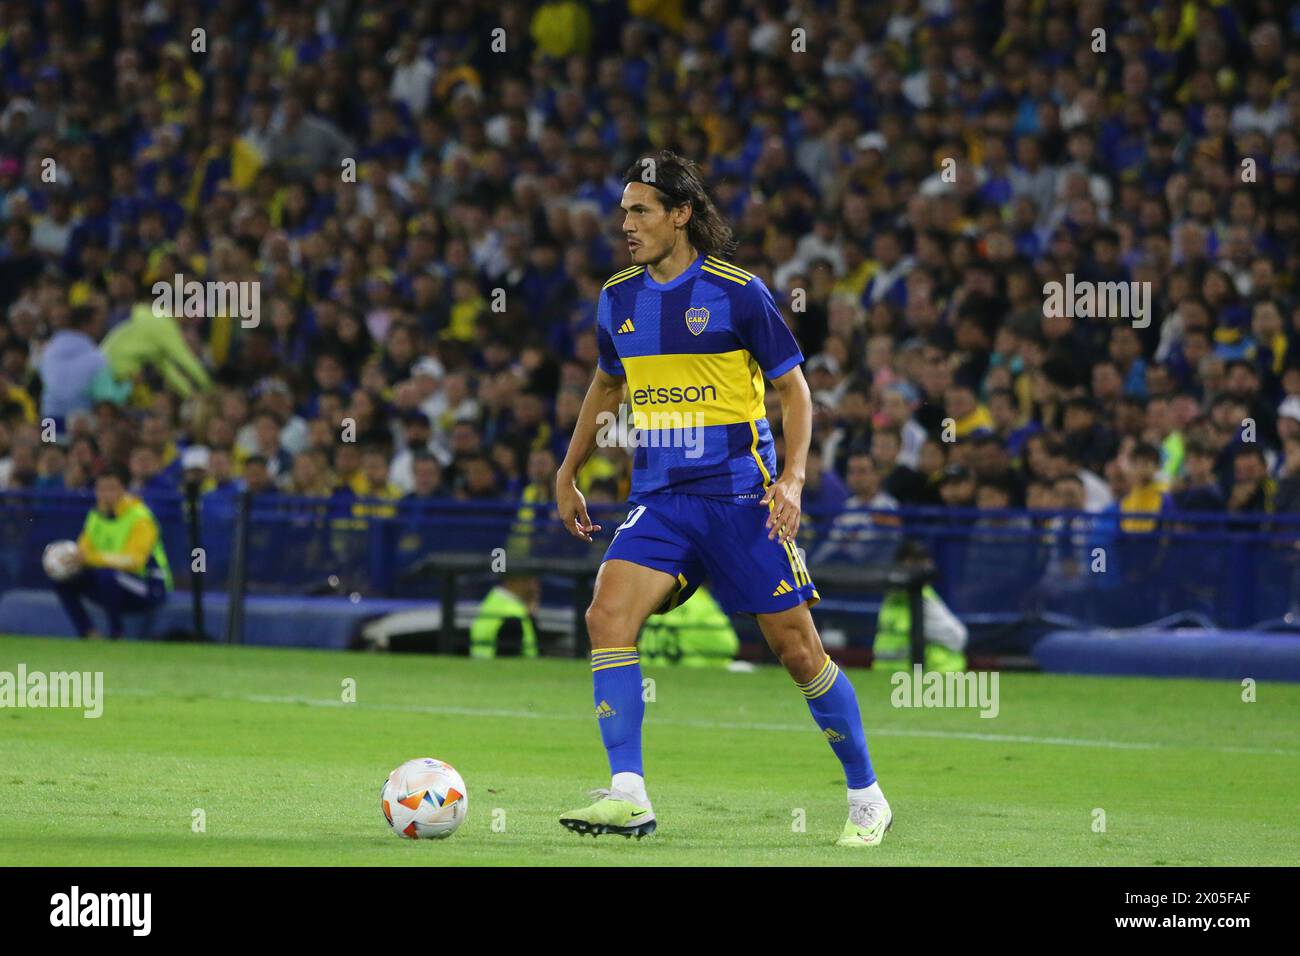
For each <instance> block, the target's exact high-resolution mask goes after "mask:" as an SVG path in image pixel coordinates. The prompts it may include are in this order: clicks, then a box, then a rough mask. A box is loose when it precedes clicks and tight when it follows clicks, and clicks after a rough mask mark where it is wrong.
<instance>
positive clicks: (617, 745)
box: [591, 647, 645, 776]
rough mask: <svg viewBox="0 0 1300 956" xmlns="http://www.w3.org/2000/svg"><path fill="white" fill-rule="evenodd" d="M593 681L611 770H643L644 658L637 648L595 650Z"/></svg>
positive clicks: (599, 721) (601, 733) (613, 771)
mask: <svg viewBox="0 0 1300 956" xmlns="http://www.w3.org/2000/svg"><path fill="white" fill-rule="evenodd" d="M591 682H592V684H593V685H595V701H596V722H597V723H598V724H599V725H600V737H601V740H603V741H604V742H605V752H606V753H608V754H609V772H610V773H611V774H615V773H635V774H641V775H642V776H645V774H644V773H643V772H642V769H641V721H643V720H644V719H645V701H644V700H643V699H642V697H641V658H640V657H639V656H638V655H637V652H636V648H635V647H606V648H602V649H601V650H597V651H592V652H591Z"/></svg>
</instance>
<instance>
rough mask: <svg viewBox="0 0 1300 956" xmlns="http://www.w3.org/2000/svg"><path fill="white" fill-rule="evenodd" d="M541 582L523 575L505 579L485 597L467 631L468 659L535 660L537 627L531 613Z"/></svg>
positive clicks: (513, 575)
mask: <svg viewBox="0 0 1300 956" xmlns="http://www.w3.org/2000/svg"><path fill="white" fill-rule="evenodd" d="M540 596H541V582H540V581H538V579H537V578H536V577H533V576H532V575H526V574H517V575H516V574H511V575H507V576H506V579H505V580H504V581H503V582H502V583H501V584H498V585H497V586H496V587H494V588H493V589H492V590H491V591H489V592H488V593H487V597H485V598H484V599H483V603H482V604H480V605H479V609H478V614H477V615H475V617H474V623H473V624H471V625H470V629H469V656H470V657H477V658H480V659H487V658H492V657H536V656H537V625H536V624H535V623H534V622H533V611H534V609H535V608H536V607H537V601H538V599H539V598H540Z"/></svg>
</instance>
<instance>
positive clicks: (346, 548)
mask: <svg viewBox="0 0 1300 956" xmlns="http://www.w3.org/2000/svg"><path fill="white" fill-rule="evenodd" d="M147 500H148V503H149V505H150V507H151V508H152V509H153V511H154V514H155V515H157V517H158V521H159V525H160V526H161V529H162V534H163V542H164V546H165V548H166V551H167V554H168V556H169V559H170V561H171V564H172V568H173V573H174V574H175V577H176V583H177V587H179V588H188V587H189V586H190V581H191V556H190V548H189V543H188V538H187V534H186V526H185V509H184V500H183V498H182V497H181V496H180V495H177V494H172V495H157V496H150V497H148V499H147ZM92 503H93V501H92V498H91V497H90V496H89V495H85V494H67V493H33V492H4V493H0V591H3V590H6V589H9V588H15V587H44V586H45V585H46V582H45V581H44V578H43V574H42V572H41V568H40V554H41V550H42V549H43V548H44V546H45V545H46V544H47V543H48V542H50V541H53V540H56V539H59V538H75V537H76V536H77V534H78V532H79V531H80V528H81V525H82V523H83V521H84V518H85V514H86V511H87V509H88V508H89V507H90V506H91V505H92ZM625 511H626V507H625V506H623V507H606V508H601V507H597V506H593V507H592V509H591V513H592V518H593V520H595V521H596V522H597V523H599V524H602V525H604V530H603V531H602V532H601V533H600V535H599V538H600V541H598V542H597V544H595V545H587V544H585V543H583V542H580V541H578V540H576V539H574V538H572V537H571V536H569V535H568V534H567V533H565V532H564V531H563V529H561V528H560V527H559V526H558V523H557V522H556V521H555V520H554V518H553V517H552V515H551V511H550V506H538V507H537V508H535V517H534V518H533V519H532V520H528V519H526V518H523V517H521V515H520V511H519V505H517V504H515V503H509V502H467V501H457V500H451V499H447V500H442V501H435V502H427V503H420V504H410V503H405V502H394V501H376V500H366V499H351V498H337V499H318V498H295V497H289V496H283V495H271V496H262V497H254V498H253V499H252V503H251V508H250V513H249V522H248V538H247V548H246V553H247V575H246V579H247V585H248V591H249V593H250V594H259V593H260V594H286V593H290V594H303V593H311V592H313V591H320V592H323V591H325V590H335V591H342V592H345V593H346V592H357V593H360V594H362V595H366V596H416V595H422V596H430V594H431V592H430V587H431V585H430V583H429V582H428V581H427V580H421V579H418V578H411V577H409V576H408V575H407V573H406V572H408V571H409V570H410V569H411V568H412V567H413V566H414V565H416V564H417V563H418V562H419V561H420V560H422V559H423V558H425V557H427V556H428V555H429V554H431V553H433V552H437V551H459V552H464V551H476V550H482V551H484V552H488V551H491V550H492V549H494V548H504V549H506V554H507V556H508V555H509V554H510V553H512V552H514V553H520V552H525V551H526V552H527V553H529V554H531V555H548V556H549V555H555V556H566V557H573V556H579V555H584V554H592V553H593V551H596V552H598V551H599V549H600V548H601V547H602V542H607V541H608V540H609V537H610V535H611V533H612V531H613V528H614V527H616V526H617V524H618V523H619V521H621V520H622V516H623V514H624V513H625ZM234 514H235V511H234V499H233V497H213V496H207V497H205V498H204V499H203V500H202V503H201V508H200V522H199V525H200V539H201V543H202V545H203V548H204V551H205V561H206V577H205V583H206V586H207V587H208V588H213V589H221V588H223V587H224V582H225V581H226V579H227V576H228V574H229V571H230V568H229V561H230V554H231V542H232V536H233V531H234ZM904 538H906V539H908V540H911V541H915V542H919V543H920V544H921V545H923V546H924V547H925V549H926V551H928V553H929V555H930V557H931V559H932V560H933V561H934V563H935V565H936V567H937V571H938V587H939V590H940V591H941V592H942V593H943V595H944V597H945V598H946V599H947V601H948V603H949V604H950V606H951V607H952V608H953V610H954V611H956V612H957V613H958V614H961V615H964V616H967V617H980V616H989V617H994V618H1000V619H1007V620H1011V619H1014V618H1017V617H1024V616H1044V615H1049V616H1057V617H1062V618H1069V619H1073V620H1075V621H1078V622H1081V623H1086V624H1095V625H1105V626H1130V625H1136V624H1142V623H1147V622H1150V621H1153V620H1156V619H1160V618H1166V617H1170V616H1172V615H1179V614H1184V615H1196V616H1199V617H1201V618H1204V619H1208V620H1210V621H1212V622H1214V623H1215V624H1218V625H1219V626H1222V627H1250V626H1252V625H1255V624H1258V623H1260V622H1263V621H1268V620H1276V619H1283V618H1286V617H1287V616H1288V615H1290V614H1291V613H1292V612H1293V611H1296V610H1297V605H1298V604H1300V515H1260V516H1247V515H1219V514H1164V515H1159V516H1155V515H1153V516H1147V517H1141V516H1132V515H1119V514H1117V513H1114V512H1107V513H1102V514H1081V513H1069V512H1053V513H1029V512H1025V511H1000V512H990V511H966V510H954V509H942V508H915V509H905V510H900V511H894V512H871V511H847V512H841V513H839V514H817V513H815V512H814V513H810V514H808V515H807V516H806V523H805V527H804V530H803V531H802V532H801V534H800V541H799V543H800V546H801V547H802V548H803V549H804V551H805V554H806V556H807V560H808V562H809V563H810V564H811V565H812V566H813V569H814V572H815V571H816V568H817V566H819V565H834V564H853V565H866V564H881V563H888V562H891V561H893V560H894V559H895V552H896V550H897V548H898V546H899V544H900V542H901V541H902V540H903V539H904ZM824 596H826V597H832V598H834V597H839V598H846V599H855V598H861V597H863V596H862V595H836V594H825V595H824Z"/></svg>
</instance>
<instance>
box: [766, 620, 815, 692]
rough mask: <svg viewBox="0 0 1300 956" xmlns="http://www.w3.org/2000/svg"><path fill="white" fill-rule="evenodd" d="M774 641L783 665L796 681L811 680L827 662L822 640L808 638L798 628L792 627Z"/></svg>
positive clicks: (777, 654) (774, 648)
mask: <svg viewBox="0 0 1300 956" xmlns="http://www.w3.org/2000/svg"><path fill="white" fill-rule="evenodd" d="M772 643H773V645H774V647H773V650H775V651H776V656H777V657H778V658H779V659H780V661H781V666H782V667H784V668H785V669H786V672H787V673H788V674H789V675H790V676H791V677H793V678H794V679H795V680H796V681H800V682H803V681H807V680H811V679H812V678H813V677H815V676H817V671H819V670H820V669H821V666H822V664H824V663H825V662H826V652H825V651H824V650H823V649H822V646H821V642H820V641H816V640H808V639H807V636H806V635H805V634H803V632H802V631H801V630H799V629H798V628H790V629H789V630H788V631H785V632H784V633H782V634H780V635H778V636H777V639H776V640H775V641H773V642H772Z"/></svg>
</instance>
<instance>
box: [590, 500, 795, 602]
mask: <svg viewBox="0 0 1300 956" xmlns="http://www.w3.org/2000/svg"><path fill="white" fill-rule="evenodd" d="M629 505H631V510H630V511H629V512H628V515H627V520H626V521H624V522H623V523H622V524H621V525H619V526H618V528H617V529H616V530H615V531H614V540H613V541H611V542H610V544H609V548H608V550H606V551H605V557H604V560H605V561H608V560H610V559H611V558H616V559H618V560H621V561H630V562H632V563H633V564H639V565H641V566H643V567H647V568H654V569H655V570H657V571H663V572H665V573H667V574H671V575H672V576H673V577H675V578H676V579H677V582H678V587H677V592H676V593H675V594H673V595H672V596H671V597H670V598H669V599H668V601H666V602H665V603H664V605H663V606H662V607H660V608H658V609H657V610H656V612H655V613H662V612H663V611H667V610H670V609H672V608H674V607H676V606H677V605H679V604H681V603H682V602H683V601H685V600H686V599H687V598H689V597H690V596H691V595H692V594H694V593H695V589H696V588H698V587H699V586H700V583H701V582H702V581H704V580H705V578H708V581H709V589H710V590H711V591H712V592H713V596H714V597H715V598H717V599H718V603H719V604H720V605H722V609H723V610H724V611H726V612H727V613H728V614H736V613H747V614H773V613H775V612H777V611H788V610H789V609H790V608H792V607H796V606H797V605H799V604H802V603H804V602H805V601H807V602H808V606H809V607H811V606H812V605H814V604H816V603H817V602H818V601H819V600H821V598H820V597H819V595H818V594H817V589H816V588H815V587H814V586H813V582H812V578H811V577H810V576H809V574H808V568H807V567H806V566H805V565H804V562H803V558H802V556H801V555H800V554H799V552H798V550H797V548H796V547H795V545H794V543H793V542H788V543H786V544H782V543H781V542H780V541H777V540H775V539H774V540H771V541H769V540H768V537H767V535H768V529H767V527H766V523H767V516H768V507H767V506H766V505H764V504H760V503H759V500H758V499H757V498H755V499H753V500H752V501H736V500H734V499H729V498H706V497H703V496H701V495H675V494H671V493H659V494H649V495H643V496H641V497H640V498H638V499H637V500H636V501H631V502H629Z"/></svg>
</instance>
